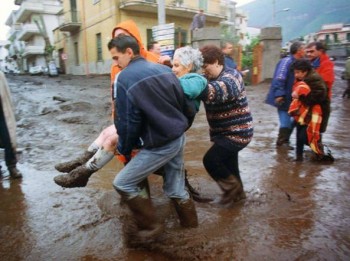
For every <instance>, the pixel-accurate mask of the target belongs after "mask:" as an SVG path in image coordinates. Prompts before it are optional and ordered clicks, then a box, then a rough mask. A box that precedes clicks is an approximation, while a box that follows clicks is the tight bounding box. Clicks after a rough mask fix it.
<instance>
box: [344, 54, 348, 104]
mask: <svg viewBox="0 0 350 261" xmlns="http://www.w3.org/2000/svg"><path fill="white" fill-rule="evenodd" d="M344 77H345V80H346V81H347V82H348V88H347V89H346V90H345V91H344V93H343V98H344V97H345V96H347V97H348V99H349V98H350V56H349V57H348V59H347V60H346V63H345V76H344Z"/></svg>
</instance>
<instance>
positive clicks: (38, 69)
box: [29, 66, 44, 75]
mask: <svg viewBox="0 0 350 261" xmlns="http://www.w3.org/2000/svg"><path fill="white" fill-rule="evenodd" d="M43 73H44V70H43V67H42V66H32V67H30V68H29V74H30V75H42V74H43Z"/></svg>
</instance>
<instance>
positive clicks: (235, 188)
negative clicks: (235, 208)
mask: <svg viewBox="0 0 350 261" xmlns="http://www.w3.org/2000/svg"><path fill="white" fill-rule="evenodd" d="M217 183H218V185H219V187H220V189H221V190H222V191H223V194H222V196H221V199H220V200H219V202H218V203H219V204H222V205H226V204H229V203H234V202H237V201H240V200H241V199H245V198H246V195H245V193H244V190H243V186H242V183H241V182H240V181H239V180H238V179H237V178H236V177H235V176H233V175H230V176H229V177H227V178H225V179H219V180H217Z"/></svg>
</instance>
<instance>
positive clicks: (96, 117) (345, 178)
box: [0, 67, 350, 261]
mask: <svg viewBox="0 0 350 261" xmlns="http://www.w3.org/2000/svg"><path fill="white" fill-rule="evenodd" d="M336 73H337V76H336V82H335V85H334V87H333V100H332V112H331V117H330V122H329V126H328V129H327V132H326V133H325V134H324V136H323V141H324V144H326V145H327V146H328V147H329V149H330V150H331V151H332V154H333V156H334V158H335V162H334V163H333V164H324V163H323V164H321V163H315V162H312V161H311V160H310V159H309V158H308V156H309V155H310V153H309V151H310V149H309V148H308V147H305V149H306V150H307V151H306V153H305V157H306V159H305V160H304V162H302V163H300V162H299V163H297V162H294V161H293V159H294V153H295V152H294V151H283V150H276V148H275V141H276V137H277V132H278V118H277V112H276V110H275V109H274V108H272V107H271V106H268V105H266V104H264V99H265V96H266V93H267V90H268V87H269V85H268V84H267V83H263V84H260V85H257V86H247V94H248V99H249V104H250V107H251V109H252V112H253V117H254V128H255V133H254V138H253V141H252V142H251V143H250V144H249V146H248V147H247V148H245V149H244V150H243V151H242V152H240V169H241V177H242V180H243V184H244V186H245V187H244V188H245V191H246V194H247V199H246V200H245V201H241V202H239V203H237V204H236V205H235V206H234V207H233V208H230V209H225V208H220V207H219V206H216V205H213V204H208V203H197V202H196V207H197V212H198V218H199V227H198V228H195V229H187V230H186V229H182V228H181V227H180V225H179V223H178V219H177V216H176V214H175V211H174V209H173V208H172V206H171V204H170V203H169V201H168V199H167V198H166V197H164V195H163V193H162V188H161V186H162V180H161V178H160V177H159V176H156V175H151V178H150V184H151V192H152V198H153V200H154V203H155V204H156V206H157V214H158V215H159V217H160V218H161V219H162V220H163V221H164V222H165V224H166V230H165V232H164V233H163V234H162V235H161V237H160V238H159V239H158V240H157V241H156V242H154V243H152V244H144V245H140V246H138V247H137V248H133V249H130V248H127V247H126V245H125V243H124V241H123V229H124V228H123V223H124V220H126V219H127V218H128V213H127V211H126V210H125V207H121V206H120V203H119V196H118V195H117V193H116V192H115V191H114V189H113V187H112V181H113V179H114V177H115V175H116V174H117V173H118V171H119V170H120V169H121V168H122V165H121V164H120V163H119V162H118V161H117V160H115V159H113V160H112V161H111V162H110V163H109V164H108V165H107V166H106V167H104V168H103V169H102V170H100V171H99V172H97V173H95V174H94V175H93V176H92V177H91V179H90V181H89V183H88V185H87V187H85V188H73V189H63V188H61V187H59V186H58V185H56V184H55V183H54V181H53V177H54V176H56V175H58V174H59V173H58V172H57V171H56V170H55V169H54V165H55V164H56V163H59V162H62V161H66V160H69V159H71V158H74V157H76V156H78V155H80V154H81V153H82V152H83V151H84V150H85V149H86V148H87V147H88V146H89V145H90V144H91V143H92V141H93V140H94V139H95V138H96V137H97V136H98V134H99V132H100V131H101V130H102V129H103V128H104V127H106V126H108V125H109V124H110V122H111V121H110V120H111V119H110V118H109V116H108V115H110V100H109V96H110V91H109V77H108V76H98V77H91V78H88V77H85V76H84V77H83V76H67V75H62V76H61V75H60V76H59V77H56V78H48V77H46V76H9V77H8V82H9V85H10V89H11V92H12V98H13V101H14V106H15V109H16V119H17V142H18V147H19V148H21V149H22V153H21V154H19V159H20V162H19V164H18V168H19V169H20V170H21V171H22V173H23V176H24V177H23V179H22V180H11V179H10V178H9V177H8V173H6V172H5V173H4V174H3V176H2V177H1V178H0V260H33V261H34V260H35V261H36V260H133V261H134V260H135V261H139V260H147V261H150V260H162V261H164V260H165V261H167V260H350V228H349V224H350V204H349V198H350V171H349V169H350V168H349V166H350V141H349V129H350V99H343V98H342V93H343V91H344V89H345V86H346V82H345V81H343V80H341V79H340V68H338V67H336ZM291 143H292V145H293V146H294V145H295V133H293V138H292V142H291ZM209 146H210V142H209V135H208V125H207V122H206V118H205V112H204V111H203V105H202V106H201V111H200V112H199V114H198V115H197V117H196V119H195V122H194V124H193V126H192V128H191V129H190V130H189V131H188V132H187V144H186V148H185V167H186V169H187V170H188V173H189V180H190V183H191V184H192V185H193V186H194V187H195V188H196V189H198V190H199V191H200V192H201V193H202V194H203V195H205V196H208V197H216V196H219V195H220V194H221V192H220V190H219V187H218V186H217V184H216V183H215V182H214V181H213V180H212V179H211V178H210V177H209V175H208V174H207V173H206V171H205V169H204V167H203V165H202V157H203V155H204V153H205V152H206V150H207V149H208V148H209ZM1 156H2V157H1V165H2V166H3V170H5V169H6V166H5V162H4V160H3V159H4V157H3V153H2V152H1Z"/></svg>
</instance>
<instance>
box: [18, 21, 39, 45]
mask: <svg viewBox="0 0 350 261" xmlns="http://www.w3.org/2000/svg"><path fill="white" fill-rule="evenodd" d="M36 34H40V31H39V28H38V26H37V25H36V24H24V25H23V26H22V28H21V30H20V31H19V33H18V40H20V41H28V40H29V39H30V38H31V37H32V36H33V35H36Z"/></svg>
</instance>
